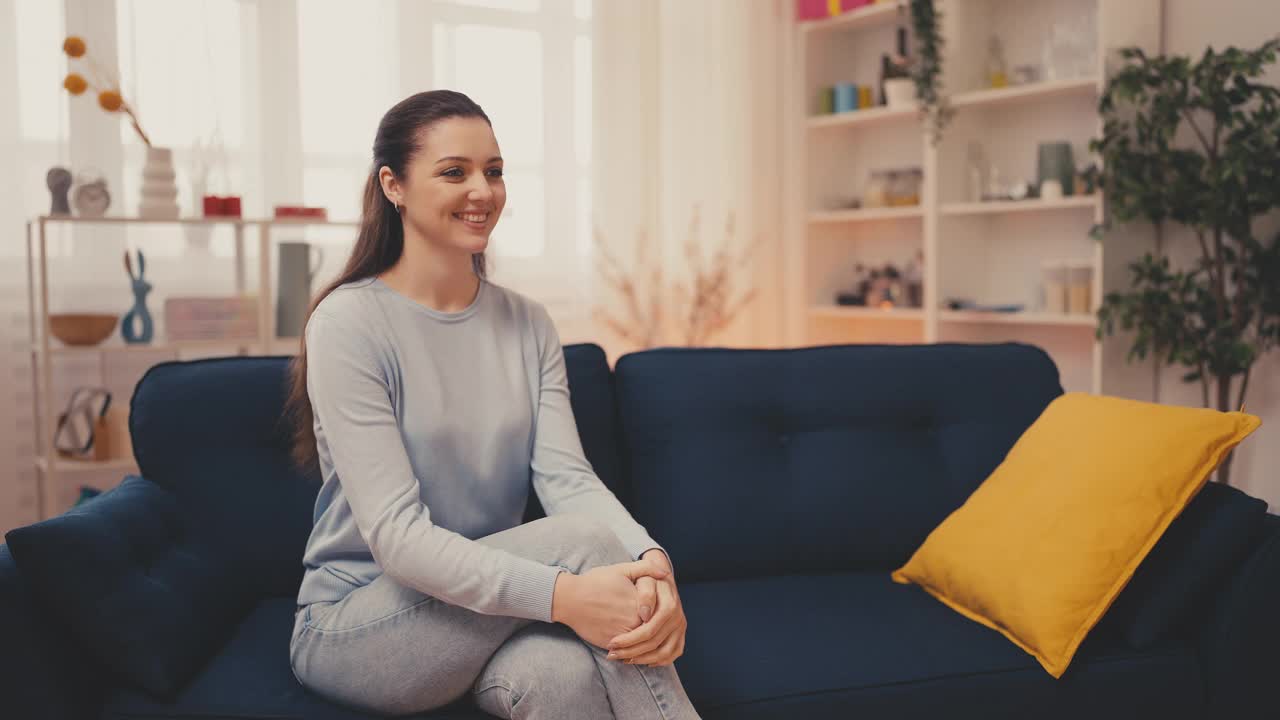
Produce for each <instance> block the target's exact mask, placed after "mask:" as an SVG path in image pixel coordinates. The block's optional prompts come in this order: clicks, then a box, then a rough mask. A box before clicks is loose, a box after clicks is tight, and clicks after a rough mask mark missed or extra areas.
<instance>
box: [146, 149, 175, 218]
mask: <svg viewBox="0 0 1280 720" xmlns="http://www.w3.org/2000/svg"><path fill="white" fill-rule="evenodd" d="M175 177H176V176H175V174H174V172H173V150H172V149H170V148H162V147H149V148H147V164H146V165H144V166H143V167H142V201H141V202H140V203H138V217H143V218H147V219H151V220H171V219H174V218H176V217H178V185H177V183H175V182H174V178H175Z"/></svg>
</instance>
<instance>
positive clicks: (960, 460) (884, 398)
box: [615, 344, 1062, 580]
mask: <svg viewBox="0 0 1280 720" xmlns="http://www.w3.org/2000/svg"><path fill="white" fill-rule="evenodd" d="M615 389H616V395H617V402H618V408H619V415H620V418H621V425H622V445H623V457H624V462H625V463H626V464H627V468H628V471H629V476H630V483H631V503H632V504H631V510H632V513H633V514H634V515H635V517H636V519H637V520H638V521H639V522H640V523H641V524H642V525H644V526H645V527H646V529H647V530H648V531H649V533H650V534H651V535H652V536H653V537H654V539H656V540H657V541H658V542H661V543H662V544H663V545H664V546H665V547H666V548H667V549H668V550H669V551H670V553H671V556H672V560H673V562H674V564H675V566H676V568H678V570H677V572H679V574H680V575H681V577H682V578H684V579H685V580H707V579H727V578H741V577H751V576H759V575H776V574H788V573H821V572H833V571H842V570H843V571H847V570H866V571H881V570H883V571H888V570H891V569H893V568H896V567H898V566H899V565H901V564H902V563H903V562H905V561H906V560H907V559H908V558H909V557H910V555H911V553H912V552H914V550H915V549H916V548H917V547H918V546H919V545H920V544H921V543H922V542H923V541H924V539H925V537H926V536H927V535H928V533H929V532H930V531H932V529H933V528H934V527H936V526H937V525H938V524H939V523H940V522H941V521H942V520H943V519H944V518H945V517H946V516H947V515H948V514H950V513H951V512H952V511H953V510H955V509H956V508H957V507H959V506H960V505H961V504H962V503H963V502H964V500H965V499H966V498H967V497H968V496H969V494H970V493H971V492H972V491H973V490H974V489H976V488H977V486H978V485H979V484H981V482H982V481H983V480H984V479H986V477H987V475H989V474H990V473H991V471H992V470H994V469H995V467H996V466H997V465H998V464H999V463H1000V461H1001V460H1002V459H1003V458H1004V456H1005V454H1006V453H1007V452H1008V450H1009V449H1010V448H1011V447H1012V446H1013V443H1014V441H1016V440H1017V438H1018V437H1019V436H1020V435H1021V434H1022V432H1023V431H1024V430H1025V429H1026V428H1027V427H1028V426H1029V425H1030V424H1031V423H1032V422H1033V421H1034V420H1035V419H1036V418H1037V417H1038V416H1039V415H1040V413H1041V411H1042V410H1044V408H1045V407H1046V406H1047V405H1048V404H1049V402H1050V401H1051V400H1053V399H1054V398H1055V397H1057V396H1058V395H1060V394H1061V393H1062V388H1061V386H1060V384H1059V379H1058V371H1057V368H1056V366H1055V365H1054V364H1053V361H1052V360H1051V359H1050V358H1049V357H1048V356H1047V355H1046V354H1045V353H1044V352H1043V351H1042V350H1040V349H1038V348H1034V347H1031V346H1026V345H1018V344H1003V345H959V344H938V345H916V346H873V345H866V346H830V347H817V348H801V349H787V350H726V349H659V350H649V351H644V352H639V353H633V354H630V355H626V356H624V357H622V358H620V359H619V361H618V363H617V365H616V367H615Z"/></svg>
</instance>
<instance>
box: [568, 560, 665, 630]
mask: <svg viewBox="0 0 1280 720" xmlns="http://www.w3.org/2000/svg"><path fill="white" fill-rule="evenodd" d="M667 574H668V572H667V570H666V569H665V568H661V567H658V565H657V564H655V563H651V562H648V561H646V560H637V561H635V562H628V563H618V564H616V565H602V566H600V567H596V568H592V569H590V570H588V571H587V572H585V573H583V574H581V575H575V574H573V573H571V572H568V571H565V572H562V573H560V574H559V575H558V576H556V586H555V590H554V594H553V596H552V600H551V620H552V622H560V623H564V624H565V625H568V626H569V627H570V628H571V629H572V630H573V631H574V632H575V633H577V634H578V637H580V638H582V639H583V640H586V641H587V642H589V643H591V644H592V645H595V646H596V647H598V648H604V647H605V646H606V645H608V644H609V641H610V640H612V639H613V638H615V637H617V636H618V635H620V634H622V633H626V632H630V631H631V630H634V629H636V628H638V627H640V625H641V623H642V622H643V620H642V619H641V617H640V603H639V598H638V594H637V591H636V578H639V577H643V576H648V577H651V578H654V579H656V580H661V579H662V578H664V577H666V576H667Z"/></svg>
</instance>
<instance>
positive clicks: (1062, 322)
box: [938, 310, 1098, 328]
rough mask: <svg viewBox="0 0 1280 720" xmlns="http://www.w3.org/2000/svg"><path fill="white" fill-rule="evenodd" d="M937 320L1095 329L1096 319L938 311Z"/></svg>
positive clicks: (1036, 313) (1073, 316)
mask: <svg viewBox="0 0 1280 720" xmlns="http://www.w3.org/2000/svg"><path fill="white" fill-rule="evenodd" d="M938 318H939V319H940V320H942V321H944V322H963V323H979V324H997V325H1048V326H1061V327H1080V328H1093V327H1096V325H1097V322H1098V318H1097V317H1095V316H1093V315H1089V314H1083V315H1081V314H1074V315H1064V314H1061V313H1044V312H1011V313H1002V312H983V311H980V310H940V311H939V314H938Z"/></svg>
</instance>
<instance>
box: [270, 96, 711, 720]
mask: <svg viewBox="0 0 1280 720" xmlns="http://www.w3.org/2000/svg"><path fill="white" fill-rule="evenodd" d="M373 155H374V157H373V164H372V166H371V167H370V170H369V176H368V179H367V180H366V184H365V192H364V198H363V210H362V213H361V227H360V231H359V236H358V238H357V240H356V246H355V249H354V250H353V252H352V254H351V257H350V259H349V260H348V262H347V265H346V268H345V269H344V270H343V272H342V273H341V275H340V276H339V278H338V279H337V280H336V281H335V282H334V283H333V284H331V285H330V286H329V287H328V288H326V289H325V290H324V291H323V292H321V293H320V295H319V296H318V297H317V298H316V302H315V304H314V305H313V306H312V308H311V313H310V315H309V318H308V320H307V323H306V326H305V329H304V331H303V335H304V339H303V347H302V348H301V349H300V352H299V353H298V356H297V358H296V359H295V361H294V362H295V364H294V366H293V373H292V375H293V376H292V387H291V390H290V396H289V401H288V411H289V414H290V417H291V419H292V420H293V422H294V424H295V445H294V455H295V458H296V460H297V461H298V463H299V464H300V465H301V466H303V468H304V470H311V469H312V468H314V467H316V466H318V468H317V469H318V470H319V474H320V477H321V480H322V486H321V488H320V490H319V492H318V494H317V497H316V506H315V512H314V514H313V517H314V518H315V522H314V525H313V528H312V532H311V536H310V538H309V539H308V542H307V546H306V550H305V552H304V555H303V566H304V574H303V580H302V585H301V587H300V588H299V591H298V612H297V615H296V618H295V625H294V633H293V638H292V641H291V644H290V662H291V665H292V667H293V671H294V674H295V676H296V677H297V678H298V680H299V682H301V683H302V684H304V685H306V686H307V687H309V688H311V689H312V690H314V691H315V692H316V693H317V694H319V695H321V696H324V697H327V698H330V699H332V700H334V701H336V702H340V703H343V704H346V705H353V706H356V707H359V708H361V709H364V710H367V711H373V712H379V713H391V714H406V713H417V712H424V711H427V710H431V709H434V708H436V707H440V706H443V705H446V704H449V703H452V702H454V701H456V700H458V699H460V698H463V697H466V696H468V695H470V696H471V697H472V698H473V699H474V701H475V703H476V704H477V705H479V707H481V708H482V709H484V710H485V711H487V712H489V713H490V714H493V715H497V716H499V717H506V718H511V717H513V716H515V717H528V718H537V717H554V718H566V719H569V720H573V719H576V718H581V719H582V720H586V719H587V718H593V719H594V718H608V717H626V718H631V717H636V718H639V717H659V716H660V717H663V718H669V719H670V718H679V719H684V718H696V717H698V715H697V713H696V712H695V711H694V708H693V705H692V704H691V703H690V702H689V698H688V696H687V695H686V694H685V691H684V687H683V685H682V684H681V682H680V678H679V677H678V675H677V674H676V670H675V668H674V666H673V665H672V664H671V663H672V662H673V661H674V660H675V659H676V658H678V657H679V656H680V655H681V654H682V653H683V652H684V638H685V630H686V628H687V622H686V620H685V617H684V611H683V608H682V605H681V603H680V596H679V593H678V591H677V589H676V585H675V580H674V577H673V571H672V566H671V562H670V559H669V558H668V557H667V555H666V551H665V550H664V549H663V548H662V546H661V545H659V544H658V543H657V542H656V541H655V540H654V539H653V538H651V537H650V536H649V534H648V532H647V531H646V530H645V528H644V527H643V526H641V525H640V524H639V523H637V522H636V521H635V519H634V518H632V517H631V515H630V513H628V512H627V510H626V509H625V508H624V507H623V505H622V504H621V503H620V502H619V501H618V499H617V498H616V497H615V496H614V495H613V493H612V492H611V491H610V490H609V489H608V488H607V487H606V486H605V485H604V483H603V482H601V480H600V478H599V477H597V476H596V474H595V471H594V470H593V469H592V467H591V464H590V463H589V462H588V461H587V460H586V457H585V454H584V453H583V449H582V443H581V440H580V439H579V435H578V429H577V425H576V422H575V420H574V415H573V410H572V407H571V405H570V402H569V387H568V379H567V373H566V368H565V361H564V353H563V350H562V347H561V342H560V337H559V334H558V333H557V331H556V328H555V325H554V324H553V323H552V321H551V317H550V315H549V313H548V312H547V309H546V308H545V307H544V306H543V305H542V304H541V303H538V302H536V301H533V300H531V299H529V298H527V297H525V296H523V295H521V294H520V293H517V292H515V291H514V290H510V289H508V288H505V287H502V286H499V285H497V284H494V283H492V282H490V281H489V280H488V279H487V277H486V273H485V252H486V250H487V249H488V247H489V241H490V235H491V233H492V231H493V229H494V226H495V225H496V224H497V222H498V219H499V217H500V216H501V214H502V209H503V207H504V206H505V205H506V202H507V188H506V185H505V182H504V180H503V160H502V154H501V152H500V150H499V148H498V142H497V138H496V137H495V136H494V133H493V129H492V126H491V125H490V123H489V119H488V116H487V115H486V114H485V113H484V111H483V110H482V109H481V108H480V106H479V105H477V104H476V103H474V102H473V101H472V100H471V99H470V98H468V97H467V96H465V95H463V94H461V93H457V92H452V91H448V90H435V91H431V92H425V93H418V94H416V95H413V96H411V97H409V98H407V99H405V100H403V101H401V102H400V103H398V104H396V105H395V107H393V108H391V110H390V111H388V112H387V114H386V115H385V116H384V117H383V118H382V121H381V122H380V123H379V124H378V132H377V136H376V138H375V140H374V144H373ZM530 487H532V488H533V489H534V491H535V492H536V493H537V495H538V499H539V500H540V501H541V503H542V506H543V507H544V508H545V509H546V511H547V517H546V518H542V519H540V520H535V521H533V522H530V523H524V524H521V523H522V520H523V516H524V511H525V508H526V507H527V504H528V499H529V488H530ZM579 573H580V574H579ZM605 646H608V648H609V649H608V650H605V649H604V647H605ZM442 649H443V651H442ZM370 669H375V670H374V671H373V672H370ZM517 705H518V706H519V709H517Z"/></svg>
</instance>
